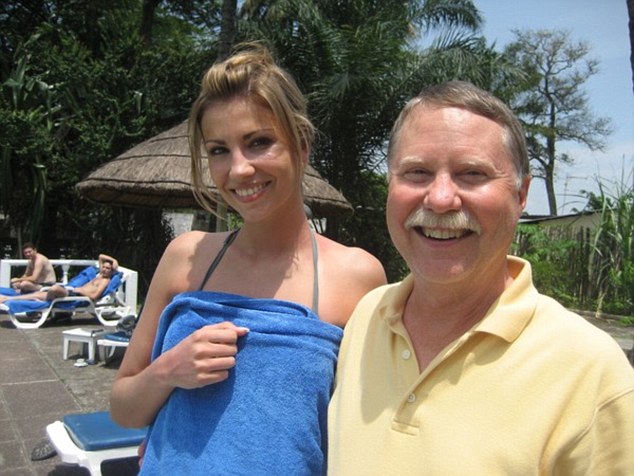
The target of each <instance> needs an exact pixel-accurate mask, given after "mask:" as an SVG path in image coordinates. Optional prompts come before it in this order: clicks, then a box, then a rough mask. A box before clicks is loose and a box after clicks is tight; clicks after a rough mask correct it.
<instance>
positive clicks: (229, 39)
mask: <svg viewBox="0 0 634 476" xmlns="http://www.w3.org/2000/svg"><path fill="white" fill-rule="evenodd" d="M237 8H238V6H237V0H223V2H222V20H221V23H220V41H219V46H218V59H219V60H223V59H225V58H227V57H228V56H229V53H230V52H231V47H232V46H233V40H234V39H235V37H236V9H237Z"/></svg>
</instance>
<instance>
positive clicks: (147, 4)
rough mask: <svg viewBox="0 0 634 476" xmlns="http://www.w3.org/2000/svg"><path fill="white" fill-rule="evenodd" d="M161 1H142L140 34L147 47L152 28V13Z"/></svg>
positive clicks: (150, 39)
mask: <svg viewBox="0 0 634 476" xmlns="http://www.w3.org/2000/svg"><path fill="white" fill-rule="evenodd" d="M159 3H161V0H143V11H142V13H141V29H140V34H141V38H142V39H143V43H145V44H146V45H148V44H149V43H150V41H152V27H153V26H154V12H155V11H156V9H157V7H158V5H159Z"/></svg>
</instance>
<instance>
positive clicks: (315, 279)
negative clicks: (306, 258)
mask: <svg viewBox="0 0 634 476" xmlns="http://www.w3.org/2000/svg"><path fill="white" fill-rule="evenodd" d="M239 231H240V230H235V231H234V232H232V233H231V234H230V235H229V236H227V238H226V239H225V242H224V243H223V245H222V248H221V249H220V251H219V252H218V254H217V255H216V257H215V258H214V260H213V261H212V262H211V264H210V265H209V269H207V272H206V273H205V277H204V278H203V281H202V283H200V287H199V288H198V290H199V291H202V290H203V288H204V287H205V284H207V281H209V278H210V277H211V275H212V273H213V272H214V271H215V270H216V268H217V267H218V265H219V264H220V261H221V260H222V258H223V256H224V255H225V253H226V251H227V249H229V246H231V243H233V241H234V240H235V239H236V236H237V235H238V232H239ZM310 239H311V242H312V249H313V305H312V310H313V312H314V313H315V314H318V312H317V311H318V310H319V269H318V264H319V248H318V246H317V238H316V237H315V231H314V230H313V229H312V228H311V229H310Z"/></svg>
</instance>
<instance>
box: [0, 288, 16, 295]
mask: <svg viewBox="0 0 634 476" xmlns="http://www.w3.org/2000/svg"><path fill="white" fill-rule="evenodd" d="M0 294H2V295H3V296H17V295H18V294H20V293H19V292H17V291H16V290H15V289H13V288H3V287H0Z"/></svg>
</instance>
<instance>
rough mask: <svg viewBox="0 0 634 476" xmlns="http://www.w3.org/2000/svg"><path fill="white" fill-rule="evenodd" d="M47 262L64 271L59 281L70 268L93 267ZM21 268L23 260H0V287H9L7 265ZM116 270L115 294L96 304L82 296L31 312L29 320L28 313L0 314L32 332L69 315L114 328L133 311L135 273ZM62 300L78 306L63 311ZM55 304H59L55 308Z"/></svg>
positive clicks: (78, 262) (75, 262) (73, 262)
mask: <svg viewBox="0 0 634 476" xmlns="http://www.w3.org/2000/svg"><path fill="white" fill-rule="evenodd" d="M51 262H52V263H53V265H54V266H62V268H63V269H64V279H63V282H66V281H67V280H68V270H69V268H70V266H85V265H88V266H94V265H95V262H94V261H87V260H51ZM21 265H22V266H26V260H0V287H1V286H5V287H8V286H9V281H10V269H11V266H21ZM118 271H119V272H121V274H122V277H121V284H120V285H119V286H118V288H117V289H116V290H115V292H113V293H110V294H108V295H106V296H103V297H102V298H101V299H99V300H98V301H97V302H93V301H92V300H90V299H89V298H86V297H82V296H75V297H68V298H61V299H56V300H54V301H52V302H51V304H50V305H49V306H47V307H45V308H43V309H37V310H34V311H33V312H34V313H36V314H35V316H36V317H35V318H34V319H31V320H29V319H28V317H29V316H28V315H29V314H31V313H19V314H12V313H11V312H7V311H6V309H5V310H4V311H0V312H2V314H8V315H9V318H10V319H11V322H13V324H14V325H15V326H16V327H17V328H20V329H36V328H38V327H41V326H42V325H44V324H45V323H46V321H47V320H48V319H49V318H54V317H55V315H56V314H60V313H69V312H70V313H71V314H72V316H73V317H96V318H97V319H98V320H99V322H100V323H101V324H103V325H104V326H115V325H116V324H117V321H118V320H119V318H121V317H122V316H125V315H127V314H130V313H131V312H135V311H136V302H137V282H138V274H137V272H136V271H134V270H131V269H128V268H125V267H123V266H119V269H118ZM65 301H68V302H73V303H76V304H78V306H73V309H67V308H64V305H63V304H62V303H64V302H65ZM59 304H62V305H61V306H59ZM25 318H26V319H25Z"/></svg>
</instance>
